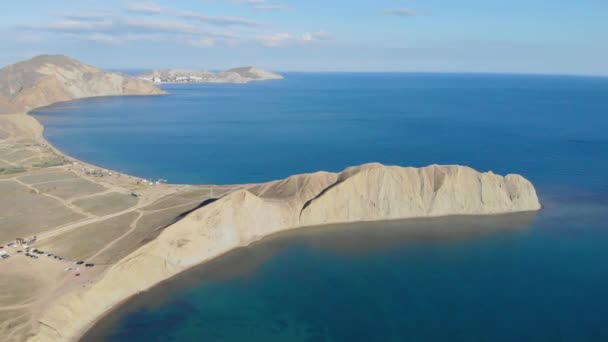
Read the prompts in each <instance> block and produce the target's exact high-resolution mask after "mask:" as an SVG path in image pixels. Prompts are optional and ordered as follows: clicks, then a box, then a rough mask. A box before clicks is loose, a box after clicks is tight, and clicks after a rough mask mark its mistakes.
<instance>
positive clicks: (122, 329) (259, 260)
mask: <svg viewBox="0 0 608 342" xmlns="http://www.w3.org/2000/svg"><path fill="white" fill-rule="evenodd" d="M286 76H287V78H286V79H285V80H283V81H276V82H274V81H273V82H267V83H255V84H249V85H172V86H166V87H165V89H166V90H168V91H169V92H170V93H171V95H168V96H161V97H128V98H102V99H93V100H84V101H76V102H70V103H66V104H60V105H57V106H53V107H50V108H46V109H44V110H42V111H39V112H37V113H36V115H37V116H38V117H39V118H40V119H41V120H42V121H43V123H44V124H45V126H46V128H47V129H46V133H45V134H46V136H47V138H48V139H49V140H50V141H51V142H52V143H53V144H54V145H56V146H58V147H59V148H61V149H62V150H64V151H66V152H67V153H69V154H71V155H73V156H75V157H78V158H81V159H84V160H87V161H90V162H93V163H95V164H98V165H102V166H104V167H108V168H112V169H117V170H122V171H125V172H128V173H131V174H136V175H140V176H143V177H150V178H166V179H169V181H171V182H176V183H241V182H247V183H250V182H257V181H266V180H271V179H277V178H282V177H285V176H288V175H290V174H294V173H302V172H309V171H315V170H320V169H323V170H331V171H338V170H341V169H343V168H344V167H346V166H349V165H355V164H360V163H364V162H369V161H380V162H383V163H387V164H400V165H415V166H420V165H426V164H431V163H440V164H448V163H458V164H467V165H470V166H473V167H475V168H477V169H480V170H493V171H495V172H498V173H509V172H515V173H521V174H523V175H525V176H526V177H528V178H529V179H531V180H532V181H533V182H534V183H535V185H537V189H538V191H539V195H540V197H541V201H542V202H543V204H544V206H545V208H544V210H543V211H541V212H540V213H538V214H519V215H507V216H499V217H486V218H479V217H477V218H475V217H460V218H441V219H432V220H411V221H401V222H392V223H375V224H356V225H346V226H335V227H324V228H322V229H317V228H315V229H307V230H301V231H296V232H291V233H287V234H284V235H280V236H278V237H273V238H271V239H268V240H265V241H262V242H260V243H258V244H256V245H254V246H250V247H247V248H243V249H240V250H237V251H235V252H233V253H230V254H229V255H227V256H225V257H222V258H220V259H218V260H216V261H214V262H212V263H210V264H207V265H203V266H201V267H199V268H197V269H194V270H192V271H190V272H187V273H185V274H183V275H181V276H179V277H177V278H175V279H173V280H171V281H169V282H168V283H166V284H163V285H162V286H159V287H157V288H155V289H153V290H151V291H149V292H147V293H145V294H142V295H140V296H138V297H136V298H134V299H133V300H131V301H130V302H129V303H127V305H125V306H124V307H122V308H121V309H119V310H117V311H116V312H114V313H112V314H111V315H110V316H109V317H108V318H107V319H105V320H104V321H102V322H101V323H100V324H98V325H97V326H96V327H95V328H94V329H93V331H91V332H90V334H89V335H87V336H85V338H84V339H83V340H85V341H89V340H109V341H191V340H196V341H199V340H200V341H404V340H409V341H445V340H450V341H521V340H535V341H538V340H544V341H559V340H564V341H570V340H578V341H604V340H608V326H606V324H605V317H608V286H606V284H608V224H607V222H608V138H607V137H608V135H607V134H606V131H607V129H608V102H607V101H605V98H606V96H607V95H608V79H606V78H579V77H559V76H501V75H439V74H435V75H423V74H287V75H286Z"/></svg>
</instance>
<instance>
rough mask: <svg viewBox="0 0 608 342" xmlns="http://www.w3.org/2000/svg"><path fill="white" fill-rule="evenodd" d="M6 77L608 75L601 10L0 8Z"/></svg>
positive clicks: (593, 6)
mask: <svg viewBox="0 0 608 342" xmlns="http://www.w3.org/2000/svg"><path fill="white" fill-rule="evenodd" d="M0 8H1V13H2V15H1V18H2V20H0V44H1V46H2V53H1V54H0V65H8V64H11V63H14V62H17V61H20V60H23V59H28V58H30V57H33V56H35V55H38V54H64V55H68V56H71V57H73V58H76V59H79V60H81V61H83V62H86V63H88V64H92V65H95V66H99V67H103V68H107V69H149V68H199V69H209V70H220V69H226V68H231V67H236V66H244V65H256V66H259V67H263V68H268V69H270V70H275V71H383V72H384V71H389V72H390V71H404V72H427V71H429V72H493V73H542V74H584V75H608V39H607V38H606V37H607V36H608V1H606V0H579V1H565V0H509V1H505V0H459V1H454V0H411V1H403V0H373V1H372V0H367V1H363V0H350V1H346V0H306V1H296V0H179V1H176V0H174V1H166V0H165V1H162V0H158V1H137V0H134V1H127V0H53V1H47V0H38V1H33V0H19V1H3V4H2V5H1V7H0Z"/></svg>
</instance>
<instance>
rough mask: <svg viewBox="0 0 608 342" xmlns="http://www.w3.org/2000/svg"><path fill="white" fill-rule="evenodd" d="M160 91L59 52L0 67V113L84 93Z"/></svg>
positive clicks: (142, 92)
mask: <svg viewBox="0 0 608 342" xmlns="http://www.w3.org/2000/svg"><path fill="white" fill-rule="evenodd" d="M163 93H164V92H163V91H162V90H160V89H158V88H157V87H155V86H154V85H153V84H151V83H150V82H145V81H142V80H139V79H136V78H133V77H130V76H127V75H123V74H118V73H111V72H106V71H103V70H100V69H97V68H94V67H92V66H89V65H86V64H83V63H80V62H79V61H76V60H74V59H71V58H69V57H66V56H61V55H42V56H38V57H34V58H32V59H30V60H27V61H24V62H20V63H16V64H13V65H10V66H7V67H4V68H2V69H0V114H2V113H5V114H6V113H18V112H26V111H29V110H31V109H34V108H38V107H44V106H47V105H50V104H53V103H57V102H62V101H69V100H74V99H80V98H85V97H96V96H114V95H156V94H163Z"/></svg>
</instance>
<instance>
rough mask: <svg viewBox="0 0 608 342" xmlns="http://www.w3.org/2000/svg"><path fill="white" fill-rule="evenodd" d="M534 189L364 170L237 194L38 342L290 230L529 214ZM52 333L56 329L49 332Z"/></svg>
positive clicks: (85, 296)
mask: <svg viewBox="0 0 608 342" xmlns="http://www.w3.org/2000/svg"><path fill="white" fill-rule="evenodd" d="M540 207H541V206H540V203H539V201H538V197H537V195H536V191H535V189H534V187H533V186H532V184H531V183H530V182H529V181H527V180H526V179H524V178H523V177H521V176H518V175H508V176H505V177H502V176H499V175H496V174H493V173H491V172H486V173H480V172H477V171H475V170H473V169H471V168H468V167H463V166H439V165H433V166H429V167H424V168H420V169H417V168H404V167H397V166H384V165H380V164H367V165H362V166H359V167H353V168H349V169H346V170H345V171H344V172H342V173H340V174H334V173H328V172H319V173H314V174H308V175H298V176H293V177H290V178H288V179H286V180H282V181H277V182H272V183H267V184H261V185H255V186H250V187H246V188H243V189H240V190H237V191H234V192H232V193H230V194H228V195H226V196H224V197H222V198H219V199H217V200H216V201H214V202H212V203H209V204H207V205H206V206H203V207H202V208H199V209H197V210H195V211H193V212H192V213H190V214H189V215H187V216H186V217H185V218H184V219H182V220H180V221H178V222H176V223H175V224H173V225H171V226H169V227H167V228H166V229H165V230H164V231H163V232H162V233H161V234H160V235H159V236H158V238H156V239H155V240H154V241H152V242H150V243H148V244H147V245H144V246H143V247H141V248H140V249H138V250H136V251H134V252H133V253H131V254H130V255H129V256H127V257H125V258H124V259H123V260H121V261H120V262H118V263H117V264H116V265H115V266H113V267H112V268H111V269H110V270H109V271H108V272H107V273H106V274H105V276H104V277H103V278H102V279H101V280H99V281H98V282H97V283H95V284H94V285H92V287H91V288H90V289H87V290H84V291H83V292H81V293H75V294H70V295H68V296H67V297H64V298H62V299H61V300H60V301H59V302H58V303H57V304H56V305H55V306H54V307H52V308H51V309H50V310H49V311H48V312H47V313H46V314H45V315H44V316H43V317H42V318H41V319H40V322H42V323H43V324H41V328H40V331H39V332H38V334H37V335H36V336H34V337H33V340H35V341H63V340H68V339H71V338H74V337H77V336H79V334H81V333H82V332H83V329H85V328H87V327H88V326H89V325H90V324H91V323H92V322H93V321H94V320H95V319H96V318H97V317H98V316H99V315H100V314H102V313H103V312H106V311H108V310H110V309H111V308H112V307H113V306H114V305H116V304H118V303H120V302H121V301H123V300H125V299H126V298H128V297H130V296H132V295H134V294H136V293H138V292H141V291H144V290H146V289H148V288H150V287H151V286H153V285H155V284H157V283H159V282H161V281H163V280H165V279H167V278H170V277H172V276H174V275H176V274H177V273H179V272H181V271H183V270H186V269H188V268H190V267H193V266H195V265H197V264H200V263H202V262H205V261H207V260H210V259H212V258H215V257H217V256H219V255H221V254H223V253H226V252H228V251H230V250H232V249H234V248H237V247H239V246H244V245H248V244H250V243H252V242H254V241H257V240H259V239H261V238H263V237H265V236H268V235H270V234H274V233H277V232H281V231H285V230H288V229H293V228H298V227H304V226H311V225H322V224H327V223H337V222H344V223H346V222H355V221H369V220H387V219H398V218H410V217H432V216H443V215H487V214H499V213H512V212H521V211H535V210H538V209H540ZM51 327H52V328H51Z"/></svg>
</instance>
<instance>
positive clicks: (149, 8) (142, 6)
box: [127, 2, 162, 14]
mask: <svg viewBox="0 0 608 342" xmlns="http://www.w3.org/2000/svg"><path fill="white" fill-rule="evenodd" d="M127 8H128V11H129V12H133V13H140V14H160V13H161V12H162V7H161V6H160V5H159V4H157V3H153V2H138V3H131V4H129V6H128V7H127Z"/></svg>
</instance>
